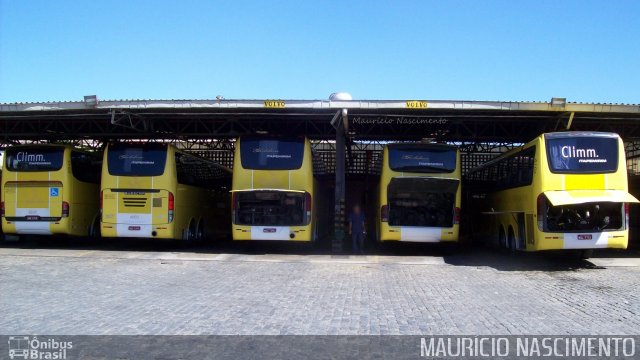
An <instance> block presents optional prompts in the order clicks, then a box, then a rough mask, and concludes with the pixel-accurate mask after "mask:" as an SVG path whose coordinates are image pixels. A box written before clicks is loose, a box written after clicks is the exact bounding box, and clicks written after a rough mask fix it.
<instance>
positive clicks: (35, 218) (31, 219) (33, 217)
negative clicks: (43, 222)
mask: <svg viewBox="0 0 640 360" xmlns="http://www.w3.org/2000/svg"><path fill="white" fill-rule="evenodd" d="M38 220H40V216H38V215H28V216H27V221H38Z"/></svg>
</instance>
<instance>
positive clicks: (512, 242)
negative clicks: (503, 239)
mask: <svg viewBox="0 0 640 360" xmlns="http://www.w3.org/2000/svg"><path fill="white" fill-rule="evenodd" d="M507 239H508V240H509V242H508V249H509V251H511V252H515V251H516V234H515V233H514V232H513V228H512V227H511V226H509V237H508V238H507Z"/></svg>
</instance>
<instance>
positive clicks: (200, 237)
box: [195, 219, 205, 242]
mask: <svg viewBox="0 0 640 360" xmlns="http://www.w3.org/2000/svg"><path fill="white" fill-rule="evenodd" d="M195 240H196V242H203V241H204V240H205V236H204V220H202V219H200V221H198V226H196V235H195Z"/></svg>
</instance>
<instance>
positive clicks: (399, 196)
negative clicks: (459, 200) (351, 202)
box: [383, 177, 460, 241]
mask: <svg viewBox="0 0 640 360" xmlns="http://www.w3.org/2000/svg"><path fill="white" fill-rule="evenodd" d="M459 186H460V180H458V179H449V178H435V177H395V178H393V179H391V181H390V182H389V185H388V188H387V206H388V209H386V211H387V212H388V215H387V216H388V222H389V226H390V227H400V228H401V229H400V231H401V240H404V241H412V240H413V241H439V240H440V239H441V229H442V228H451V227H453V225H454V224H455V223H457V219H456V217H457V216H458V214H457V212H458V211H459V210H458V209H456V194H457V191H458V187H459ZM383 211H384V210H383Z"/></svg>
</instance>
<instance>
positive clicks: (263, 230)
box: [262, 228, 276, 233]
mask: <svg viewBox="0 0 640 360" xmlns="http://www.w3.org/2000/svg"><path fill="white" fill-rule="evenodd" d="M262 232H265V233H274V232H276V229H275V228H264V229H262Z"/></svg>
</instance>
